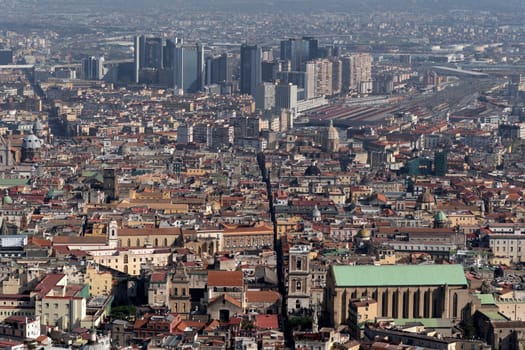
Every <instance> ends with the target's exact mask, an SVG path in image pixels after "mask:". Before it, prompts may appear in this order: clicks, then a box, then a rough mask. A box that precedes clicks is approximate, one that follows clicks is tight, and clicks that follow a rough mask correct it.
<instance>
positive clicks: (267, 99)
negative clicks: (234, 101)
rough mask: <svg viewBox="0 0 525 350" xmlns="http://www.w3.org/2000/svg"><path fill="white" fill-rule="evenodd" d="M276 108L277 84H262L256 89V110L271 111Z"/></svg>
mask: <svg viewBox="0 0 525 350" xmlns="http://www.w3.org/2000/svg"><path fill="white" fill-rule="evenodd" d="M274 106H275V84H274V83H266V82H265V83H261V84H259V85H257V87H256V88H255V108H257V109H260V110H263V111H265V110H269V109H272V108H273V107H274Z"/></svg>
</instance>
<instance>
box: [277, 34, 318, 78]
mask: <svg viewBox="0 0 525 350" xmlns="http://www.w3.org/2000/svg"><path fill="white" fill-rule="evenodd" d="M317 51H318V42H317V39H314V38H311V37H302V38H291V39H288V40H283V41H281V60H290V62H291V70H293V71H302V70H304V68H305V64H306V62H307V61H309V60H313V59H316V58H317Z"/></svg>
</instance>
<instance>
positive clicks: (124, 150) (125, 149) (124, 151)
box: [119, 142, 131, 156]
mask: <svg viewBox="0 0 525 350" xmlns="http://www.w3.org/2000/svg"><path fill="white" fill-rule="evenodd" d="M119 154H120V155H121V156H128V155H130V154H131V146H130V145H129V143H128V142H124V143H123V144H122V145H120V147H119Z"/></svg>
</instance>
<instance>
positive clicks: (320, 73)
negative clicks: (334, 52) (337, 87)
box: [311, 58, 333, 97]
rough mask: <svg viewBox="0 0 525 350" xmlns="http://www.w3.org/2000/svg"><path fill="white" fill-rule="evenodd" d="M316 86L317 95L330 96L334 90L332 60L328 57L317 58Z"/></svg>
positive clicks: (314, 62) (315, 62)
mask: <svg viewBox="0 0 525 350" xmlns="http://www.w3.org/2000/svg"><path fill="white" fill-rule="evenodd" d="M311 63H313V65H314V67H315V74H314V86H315V96H316V97H319V96H330V95H332V94H333V91H332V62H331V61H330V60H329V59H327V58H322V59H318V60H315V61H313V62H311Z"/></svg>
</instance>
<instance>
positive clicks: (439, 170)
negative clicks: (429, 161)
mask: <svg viewBox="0 0 525 350" xmlns="http://www.w3.org/2000/svg"><path fill="white" fill-rule="evenodd" d="M447 158H448V152H446V151H436V152H434V174H435V175H436V176H445V175H446V174H447V172H448V159H447Z"/></svg>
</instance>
